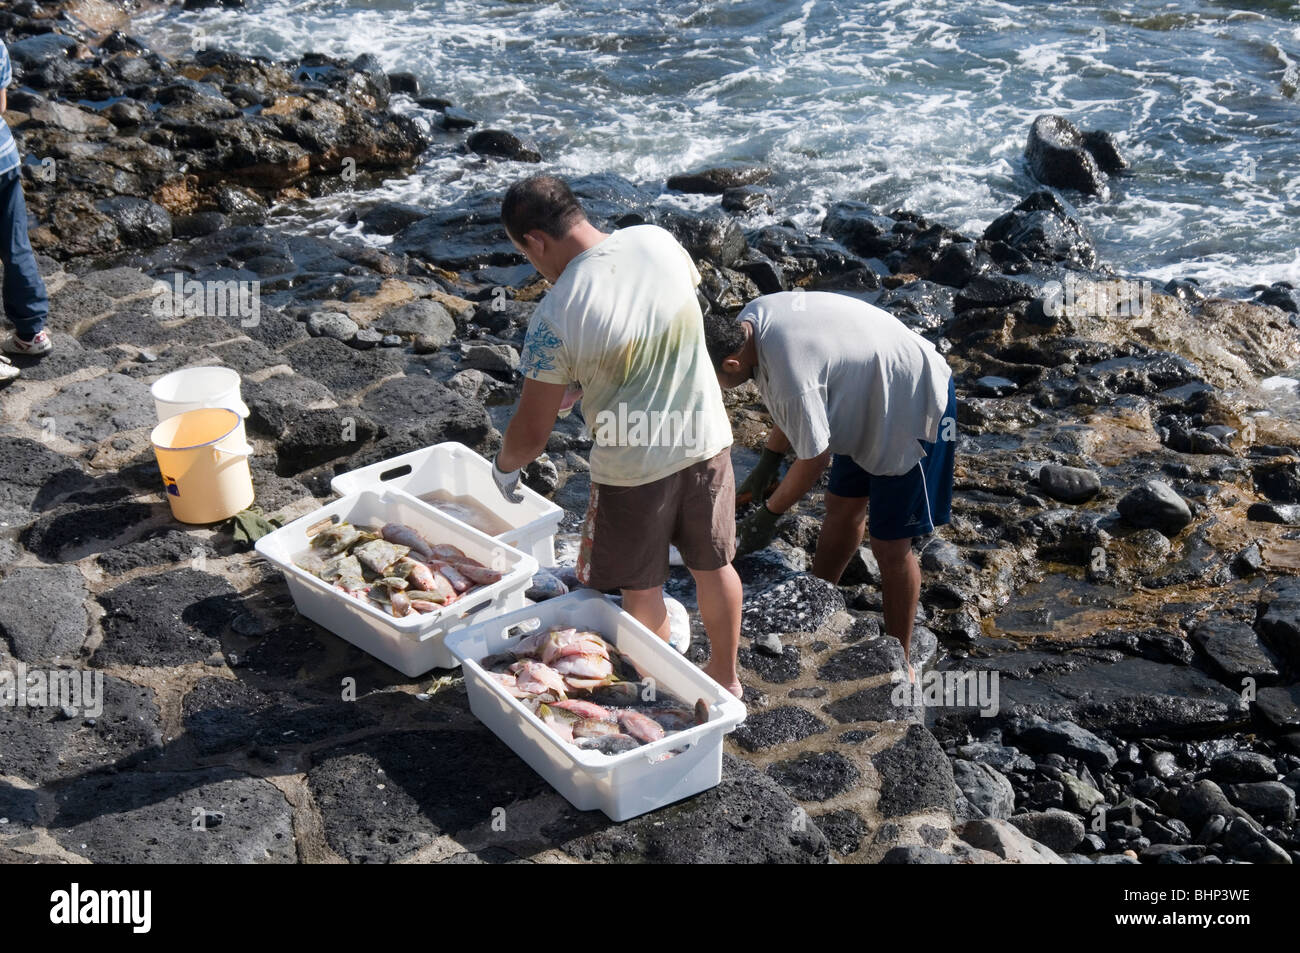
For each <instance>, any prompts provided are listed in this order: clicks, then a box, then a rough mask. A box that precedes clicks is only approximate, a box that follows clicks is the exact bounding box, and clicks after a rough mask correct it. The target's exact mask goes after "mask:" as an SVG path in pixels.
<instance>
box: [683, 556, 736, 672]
mask: <svg viewBox="0 0 1300 953" xmlns="http://www.w3.org/2000/svg"><path fill="white" fill-rule="evenodd" d="M691 575H692V576H694V577H695V595H696V598H697V599H698V600H699V603H700V618H701V620H703V622H704V631H705V632H707V633H708V634H709V662H708V664H707V665H705V666H704V674H705V675H707V676H709V678H711V679H713V680H714V681H715V682H717V683H718V684H719V685H721V686H722V687H723V688H725V689H726V690H727V691H729V692H731V694H733V695H735V696H736V697H737V698H739V697H740V696H741V695H742V694H743V692H744V689H743V688H742V687H741V684H740V674H739V673H738V672H737V671H736V655H737V653H738V652H739V651H740V603H741V597H742V595H743V593H742V592H741V586H740V576H739V575H737V573H736V570H735V568H734V567H732V566H729V565H728V566H723V567H722V568H721V569H713V570H704V569H692V570H691Z"/></svg>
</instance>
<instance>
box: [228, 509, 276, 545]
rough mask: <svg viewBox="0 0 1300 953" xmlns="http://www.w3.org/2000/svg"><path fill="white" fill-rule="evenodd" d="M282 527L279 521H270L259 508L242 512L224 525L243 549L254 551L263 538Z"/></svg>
mask: <svg viewBox="0 0 1300 953" xmlns="http://www.w3.org/2000/svg"><path fill="white" fill-rule="evenodd" d="M280 525H281V524H280V521H279V520H277V519H268V518H267V517H266V515H265V514H263V513H262V509H261V507H258V506H250V507H249V508H248V509H246V510H241V511H240V512H238V513H236V514H235V515H234V516H232V517H230V519H228V520H226V522H225V523H223V524H222V526H223V528H225V529H226V530H228V531H229V532H230V535H231V536H232V537H234V540H235V543H236V544H237V545H238V546H239V547H240V548H241V549H252V548H253V544H254V543H256V542H257V541H258V540H259V539H261V538H262V537H263V536H266V535H268V534H269V533H274V532H275V531H276V530H277V529H279V528H280Z"/></svg>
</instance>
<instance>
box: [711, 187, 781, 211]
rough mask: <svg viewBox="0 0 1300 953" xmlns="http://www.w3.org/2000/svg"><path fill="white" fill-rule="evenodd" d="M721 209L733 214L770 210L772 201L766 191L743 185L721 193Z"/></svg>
mask: <svg viewBox="0 0 1300 953" xmlns="http://www.w3.org/2000/svg"><path fill="white" fill-rule="evenodd" d="M722 210H723V211H724V212H730V213H731V214H733V215H747V214H749V213H750V212H756V211H768V212H770V211H771V210H772V201H771V199H770V198H769V197H768V194H767V193H766V192H763V191H760V190H759V189H752V188H748V187H745V186H741V187H738V188H729V189H725V190H723V193H722Z"/></svg>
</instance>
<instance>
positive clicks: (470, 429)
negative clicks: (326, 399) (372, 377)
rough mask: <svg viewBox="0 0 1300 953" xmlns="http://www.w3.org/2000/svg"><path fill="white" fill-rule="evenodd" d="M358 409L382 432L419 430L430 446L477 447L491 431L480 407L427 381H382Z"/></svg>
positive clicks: (402, 378)
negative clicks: (459, 445) (446, 444)
mask: <svg viewBox="0 0 1300 953" xmlns="http://www.w3.org/2000/svg"><path fill="white" fill-rule="evenodd" d="M361 408H362V409H363V410H364V411H366V412H367V413H368V414H370V415H371V417H372V418H373V419H374V420H376V421H379V423H380V425H381V428H382V429H381V432H382V433H385V434H393V433H398V432H400V431H403V430H407V429H411V428H419V430H420V433H421V434H423V435H425V436H427V437H429V438H430V442H431V443H440V442H442V441H446V440H454V441H456V442H458V443H463V444H465V445H466V446H469V447H478V446H479V445H480V444H481V443H482V442H483V440H484V439H485V438H486V437H487V435H488V433H489V431H490V430H491V428H492V422H491V420H490V418H489V417H488V414H487V410H486V409H484V407H483V405H482V404H480V403H478V402H477V401H473V400H470V399H468V398H466V397H464V396H462V395H461V394H459V393H457V392H456V391H454V390H452V389H451V388H450V387H448V386H447V385H445V384H442V383H440V382H438V381H435V380H431V379H429V378H419V377H401V378H397V379H395V380H391V381H385V382H384V383H383V384H381V385H380V386H379V387H376V388H375V389H374V390H372V391H371V392H370V393H368V394H367V395H366V396H365V399H364V400H363V401H362V402H361ZM434 437H436V438H437V439H432V438H434Z"/></svg>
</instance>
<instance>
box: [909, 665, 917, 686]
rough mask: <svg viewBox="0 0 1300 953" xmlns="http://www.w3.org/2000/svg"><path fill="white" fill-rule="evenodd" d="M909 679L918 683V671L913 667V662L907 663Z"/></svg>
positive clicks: (913, 682)
mask: <svg viewBox="0 0 1300 953" xmlns="http://www.w3.org/2000/svg"><path fill="white" fill-rule="evenodd" d="M907 680H908V681H909V682H911V683H912V684H913V685H915V684H916V672H915V671H914V670H913V669H912V663H911V662H908V663H907Z"/></svg>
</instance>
